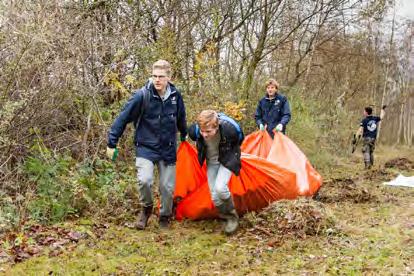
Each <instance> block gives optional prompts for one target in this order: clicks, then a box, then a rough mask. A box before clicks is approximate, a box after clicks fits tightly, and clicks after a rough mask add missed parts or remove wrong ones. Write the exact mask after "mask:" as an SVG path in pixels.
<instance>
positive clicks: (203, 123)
mask: <svg viewBox="0 0 414 276" xmlns="http://www.w3.org/2000/svg"><path fill="white" fill-rule="evenodd" d="M197 123H198V125H199V126H200V128H208V127H213V128H217V127H218V125H219V121H218V115H217V112H216V111H214V110H209V109H208V110H203V111H201V112H200V114H199V115H198V116H197Z"/></svg>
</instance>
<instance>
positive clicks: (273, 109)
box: [254, 79, 291, 138]
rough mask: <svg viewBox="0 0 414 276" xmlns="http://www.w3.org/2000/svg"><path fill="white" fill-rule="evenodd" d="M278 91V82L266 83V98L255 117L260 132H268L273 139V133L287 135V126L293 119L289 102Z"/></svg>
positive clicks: (272, 80) (270, 80)
mask: <svg viewBox="0 0 414 276" xmlns="http://www.w3.org/2000/svg"><path fill="white" fill-rule="evenodd" d="M278 89H279V83H278V82H277V81H276V80H274V79H269V80H268V81H267V82H266V96H265V97H263V98H262V99H261V100H260V101H259V103H258V105H257V108H256V113H255V116H254V117H255V120H256V124H257V126H258V127H259V128H260V130H267V132H268V133H269V134H270V136H271V137H272V138H273V136H274V132H273V131H280V132H282V133H283V134H286V125H287V124H288V123H289V121H290V118H291V114H290V106H289V102H288V100H287V98H286V96H284V95H282V94H280V93H279V91H278Z"/></svg>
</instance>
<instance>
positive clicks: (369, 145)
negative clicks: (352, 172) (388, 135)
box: [356, 105, 386, 169]
mask: <svg viewBox="0 0 414 276" xmlns="http://www.w3.org/2000/svg"><path fill="white" fill-rule="evenodd" d="M385 108H386V106H385V105H384V106H383V107H382V109H381V113H380V116H379V117H378V116H373V115H372V108H371V107H365V108H364V116H365V118H364V119H362V121H361V124H360V127H359V129H358V131H357V133H356V137H357V138H358V139H359V138H361V136H362V138H363V145H362V153H363V155H364V163H365V169H370V168H371V167H372V166H373V165H374V149H375V141H376V139H377V132H378V126H379V122H380V121H381V120H382V119H383V118H384V116H385Z"/></svg>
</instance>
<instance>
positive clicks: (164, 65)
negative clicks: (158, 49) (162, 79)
mask: <svg viewBox="0 0 414 276" xmlns="http://www.w3.org/2000/svg"><path fill="white" fill-rule="evenodd" d="M156 69H161V70H165V72H166V73H167V75H168V76H171V64H170V63H169V62H168V61H166V60H164V59H159V60H157V61H156V62H154V64H153V65H152V70H156Z"/></svg>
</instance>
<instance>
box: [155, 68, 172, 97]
mask: <svg viewBox="0 0 414 276" xmlns="http://www.w3.org/2000/svg"><path fill="white" fill-rule="evenodd" d="M169 80H170V78H169V77H168V75H167V71H166V70H163V69H154V70H152V81H153V83H154V86H155V89H156V90H157V91H158V92H165V89H166V88H167V85H168V81H169Z"/></svg>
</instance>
